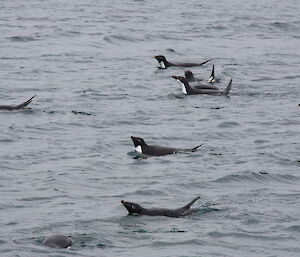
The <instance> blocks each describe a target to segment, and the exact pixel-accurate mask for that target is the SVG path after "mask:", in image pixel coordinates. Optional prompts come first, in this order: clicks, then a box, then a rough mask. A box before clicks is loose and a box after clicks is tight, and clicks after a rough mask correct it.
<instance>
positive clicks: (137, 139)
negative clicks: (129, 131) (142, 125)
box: [131, 137, 146, 147]
mask: <svg viewBox="0 0 300 257" xmlns="http://www.w3.org/2000/svg"><path fill="white" fill-rule="evenodd" d="M131 139H132V141H133V144H134V147H138V146H144V145H146V143H145V141H144V139H142V138H140V137H131Z"/></svg>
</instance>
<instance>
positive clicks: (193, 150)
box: [191, 144, 203, 152]
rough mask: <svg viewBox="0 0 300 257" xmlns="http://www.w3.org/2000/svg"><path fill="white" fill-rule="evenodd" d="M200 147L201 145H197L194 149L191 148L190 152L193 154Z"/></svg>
mask: <svg viewBox="0 0 300 257" xmlns="http://www.w3.org/2000/svg"><path fill="white" fill-rule="evenodd" d="M202 145H203V144H201V145H198V146H196V147H194V148H192V149H191V151H192V152H195V151H196V150H197V149H198V148H199V147H200V146H202Z"/></svg>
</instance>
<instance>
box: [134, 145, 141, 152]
mask: <svg viewBox="0 0 300 257" xmlns="http://www.w3.org/2000/svg"><path fill="white" fill-rule="evenodd" d="M135 150H136V151H137V152H139V153H143V151H142V147H141V146H140V145H138V146H137V147H136V148H135Z"/></svg>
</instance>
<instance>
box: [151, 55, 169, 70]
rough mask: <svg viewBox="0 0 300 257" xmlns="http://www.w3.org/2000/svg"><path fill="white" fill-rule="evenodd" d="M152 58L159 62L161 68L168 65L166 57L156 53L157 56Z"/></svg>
mask: <svg viewBox="0 0 300 257" xmlns="http://www.w3.org/2000/svg"><path fill="white" fill-rule="evenodd" d="M154 58H155V59H156V60H157V61H158V63H159V64H160V68H161V69H166V68H167V67H168V61H167V59H166V57H164V56H163V55H157V56H154Z"/></svg>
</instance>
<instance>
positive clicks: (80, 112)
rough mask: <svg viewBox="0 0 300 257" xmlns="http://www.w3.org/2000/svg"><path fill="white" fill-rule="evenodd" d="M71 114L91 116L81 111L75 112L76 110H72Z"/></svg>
mask: <svg viewBox="0 0 300 257" xmlns="http://www.w3.org/2000/svg"><path fill="white" fill-rule="evenodd" d="M72 113H74V114H80V115H92V114H91V113H88V112H82V111H76V110H73V111H72Z"/></svg>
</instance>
